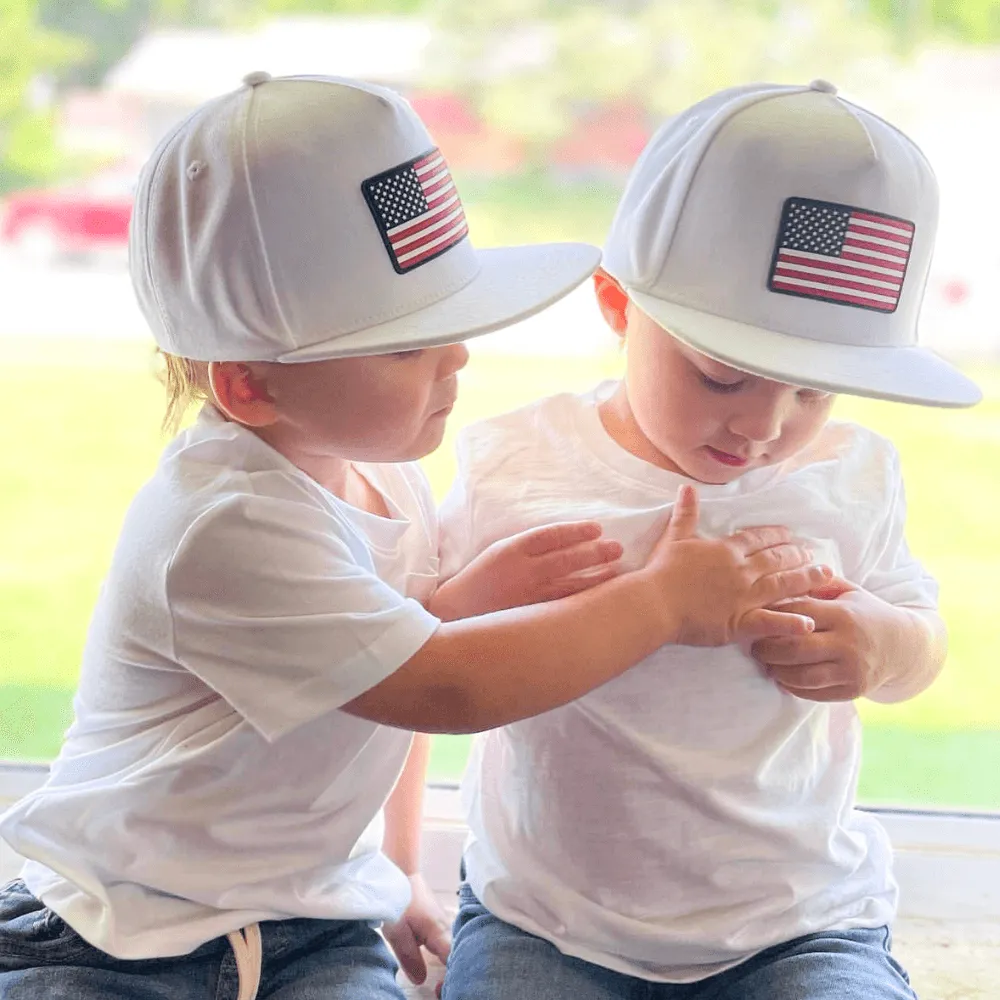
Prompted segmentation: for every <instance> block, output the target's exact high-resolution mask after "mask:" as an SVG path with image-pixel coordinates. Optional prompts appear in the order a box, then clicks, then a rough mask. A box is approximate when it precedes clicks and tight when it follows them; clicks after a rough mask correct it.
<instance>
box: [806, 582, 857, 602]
mask: <svg viewBox="0 0 1000 1000" xmlns="http://www.w3.org/2000/svg"><path fill="white" fill-rule="evenodd" d="M857 589H858V588H857V587H855V586H854V584H853V583H848V581H847V580H843V579H841V578H840V577H839V576H831V578H830V580H828V581H827V582H826V583H825V584H823V585H822V586H821V587H818V588H817V589H816V590H814V591H813V592H812V593H811V594H810V595H809V596H810V597H815V598H817V599H818V600H820V601H835V600H836V599H837V598H838V597H841V596H842V595H844V594H849V593H850V592H851V591H852V590H857Z"/></svg>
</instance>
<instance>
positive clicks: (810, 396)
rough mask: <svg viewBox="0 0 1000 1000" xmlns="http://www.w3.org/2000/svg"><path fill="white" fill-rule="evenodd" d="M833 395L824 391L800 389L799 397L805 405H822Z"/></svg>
mask: <svg viewBox="0 0 1000 1000" xmlns="http://www.w3.org/2000/svg"><path fill="white" fill-rule="evenodd" d="M832 395H833V393H831V392H824V391H823V390H822V389H799V392H798V396H799V399H801V400H802V402H803V403H821V402H823V400H826V399H829V398H830V397H831V396H832Z"/></svg>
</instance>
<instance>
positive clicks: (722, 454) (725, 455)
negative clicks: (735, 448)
mask: <svg viewBox="0 0 1000 1000" xmlns="http://www.w3.org/2000/svg"><path fill="white" fill-rule="evenodd" d="M705 451H707V452H708V453H709V455H711V456H712V458H714V459H715V460H716V461H717V462H721V463H722V464H723V465H729V466H732V467H733V468H736V469H739V468H742V467H743V466H744V465H746V464H747V462H748V459H745V458H741V457H740V456H739V455H732V454H730V453H729V452H728V451H719V449H718V448H713V447H712V446H711V445H708V444H706V445H705Z"/></svg>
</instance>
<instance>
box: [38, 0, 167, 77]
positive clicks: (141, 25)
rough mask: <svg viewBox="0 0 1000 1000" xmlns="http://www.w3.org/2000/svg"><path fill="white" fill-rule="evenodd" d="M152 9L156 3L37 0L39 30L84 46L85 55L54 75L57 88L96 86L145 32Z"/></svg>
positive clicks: (141, 0) (153, 0) (152, 0)
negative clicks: (71, 38) (73, 40)
mask: <svg viewBox="0 0 1000 1000" xmlns="http://www.w3.org/2000/svg"><path fill="white" fill-rule="evenodd" d="M156 10H157V0H73V2H72V3H67V2H66V0H39V6H38V18H39V22H40V23H41V25H42V26H43V27H45V28H49V29H52V30H53V31H58V32H60V33H62V34H64V35H72V36H74V37H75V38H77V39H79V40H80V41H81V42H84V43H85V44H86V54H85V55H83V56H82V58H80V59H79V60H77V61H75V62H73V63H72V64H70V65H68V66H64V67H63V69H62V71H61V72H60V73H59V74H58V81H59V84H60V86H67V85H70V86H81V87H96V86H98V85H99V84H100V82H101V80H102V79H103V78H104V74H105V73H107V71H108V70H109V69H110V68H111V67H112V66H113V65H114V64H115V63H116V62H118V60H119V59H121V58H122V56H124V55H125V53H126V52H128V50H129V49H130V48H131V47H132V46H133V44H135V41H136V39H138V38H139V37H140V36H141V35H142V34H143V32H144V31H146V30H147V29H148V27H149V26H150V24H151V23H152V21H153V18H154V15H155V13H156Z"/></svg>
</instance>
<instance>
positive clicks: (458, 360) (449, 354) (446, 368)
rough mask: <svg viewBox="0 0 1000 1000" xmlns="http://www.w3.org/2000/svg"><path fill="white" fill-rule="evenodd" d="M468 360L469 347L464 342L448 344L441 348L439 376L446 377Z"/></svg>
mask: <svg viewBox="0 0 1000 1000" xmlns="http://www.w3.org/2000/svg"><path fill="white" fill-rule="evenodd" d="M468 362H469V349H468V348H467V347H466V346H465V344H448V345H447V346H445V347H442V348H441V377H442V378H447V377H448V376H449V375H454V374H455V372H457V371H460V370H461V369H463V368H464V367H465V366H466V365H467V364H468Z"/></svg>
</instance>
